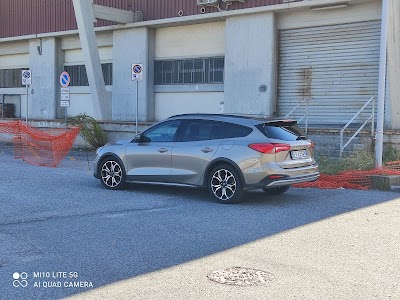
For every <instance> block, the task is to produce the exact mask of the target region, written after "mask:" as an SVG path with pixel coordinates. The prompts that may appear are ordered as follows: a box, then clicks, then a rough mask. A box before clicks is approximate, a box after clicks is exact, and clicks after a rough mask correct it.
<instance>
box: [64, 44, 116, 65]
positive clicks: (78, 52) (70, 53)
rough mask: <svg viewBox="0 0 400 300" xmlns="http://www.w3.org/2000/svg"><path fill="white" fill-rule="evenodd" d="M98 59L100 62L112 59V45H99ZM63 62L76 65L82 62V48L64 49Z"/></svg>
mask: <svg viewBox="0 0 400 300" xmlns="http://www.w3.org/2000/svg"><path fill="white" fill-rule="evenodd" d="M99 55H100V60H101V61H102V62H106V61H112V47H100V48H99ZM64 62H65V64H67V65H68V64H69V65H77V64H82V65H83V64H84V63H85V60H84V58H83V52H82V49H72V50H65V59H64Z"/></svg>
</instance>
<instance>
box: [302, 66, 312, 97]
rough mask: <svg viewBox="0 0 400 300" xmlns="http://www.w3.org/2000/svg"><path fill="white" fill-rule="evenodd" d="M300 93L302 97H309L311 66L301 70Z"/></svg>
mask: <svg viewBox="0 0 400 300" xmlns="http://www.w3.org/2000/svg"><path fill="white" fill-rule="evenodd" d="M301 82H302V83H303V84H302V87H301V91H300V93H301V95H302V96H303V98H307V97H311V88H312V67H307V68H304V69H302V70H301Z"/></svg>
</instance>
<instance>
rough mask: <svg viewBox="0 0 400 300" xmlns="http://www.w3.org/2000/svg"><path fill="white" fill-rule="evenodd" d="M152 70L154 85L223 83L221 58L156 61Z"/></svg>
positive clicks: (222, 62)
mask: <svg viewBox="0 0 400 300" xmlns="http://www.w3.org/2000/svg"><path fill="white" fill-rule="evenodd" d="M154 69H155V70H154V83H155V84H156V85H171V84H214V83H217V84H220V83H223V82H224V58H223V57H211V58H193V59H179V60H176V59H175V60H156V61H155V63H154Z"/></svg>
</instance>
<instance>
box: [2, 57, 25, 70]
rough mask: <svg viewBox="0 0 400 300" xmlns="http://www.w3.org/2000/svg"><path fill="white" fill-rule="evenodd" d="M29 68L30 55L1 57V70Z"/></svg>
mask: <svg viewBox="0 0 400 300" xmlns="http://www.w3.org/2000/svg"><path fill="white" fill-rule="evenodd" d="M27 67H29V54H15V55H1V56H0V69H18V68H27Z"/></svg>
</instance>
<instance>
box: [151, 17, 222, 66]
mask: <svg viewBox="0 0 400 300" xmlns="http://www.w3.org/2000/svg"><path fill="white" fill-rule="evenodd" d="M155 38H156V51H155V57H156V59H162V58H178V57H199V56H216V55H224V53H225V22H216V23H207V24H197V25H186V26H177V27H167V28H159V29H156V37H155Z"/></svg>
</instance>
